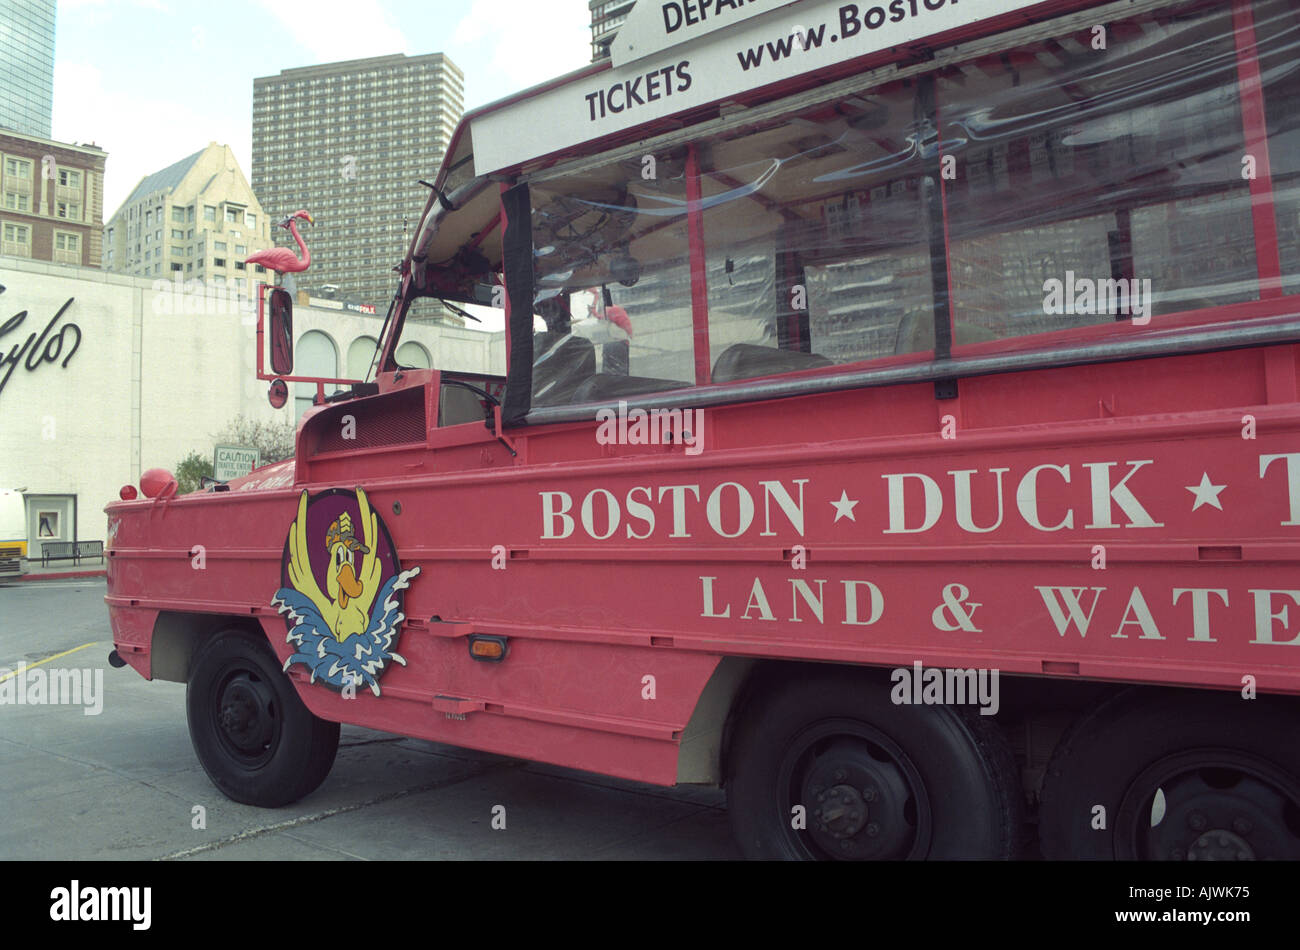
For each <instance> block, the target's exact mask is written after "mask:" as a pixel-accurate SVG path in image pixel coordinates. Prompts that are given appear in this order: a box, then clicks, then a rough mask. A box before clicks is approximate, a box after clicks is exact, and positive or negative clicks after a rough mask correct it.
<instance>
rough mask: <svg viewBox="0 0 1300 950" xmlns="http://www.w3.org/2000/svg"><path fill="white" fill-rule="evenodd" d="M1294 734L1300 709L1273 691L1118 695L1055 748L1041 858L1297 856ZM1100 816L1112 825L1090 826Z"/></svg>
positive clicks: (1298, 755) (1298, 769)
mask: <svg viewBox="0 0 1300 950" xmlns="http://www.w3.org/2000/svg"><path fill="white" fill-rule="evenodd" d="M1298 731H1300V707H1297V706H1296V705H1295V703H1294V702H1286V701H1280V700H1279V699H1278V698H1276V697H1260V698H1258V699H1254V700H1244V699H1242V698H1241V697H1240V696H1239V695H1238V694H1237V693H1235V692H1227V693H1194V694H1193V693H1186V692H1155V693H1153V692H1148V691H1143V690H1128V691H1125V692H1123V693H1120V694H1118V695H1116V696H1114V697H1112V698H1111V699H1110V700H1108V701H1107V702H1105V703H1104V704H1102V705H1101V706H1100V707H1098V708H1097V709H1096V710H1095V711H1094V712H1092V713H1091V714H1089V715H1088V716H1086V717H1084V718H1083V719H1082V720H1080V721H1079V722H1077V723H1076V724H1075V726H1074V727H1073V728H1072V729H1071V730H1070V731H1069V732H1067V733H1066V735H1065V736H1064V737H1063V738H1062V740H1061V743H1060V744H1059V745H1058V746H1057V748H1056V751H1055V752H1054V753H1053V754H1052V759H1051V761H1050V762H1049V764H1048V768H1047V776H1046V778H1045V779H1044V782H1043V796H1042V808H1041V813H1040V829H1039V830H1040V837H1041V840H1042V845H1043V853H1044V855H1045V856H1046V857H1048V858H1053V859H1079V858H1082V859H1090V860H1112V859H1118V860H1188V861H1198V860H1204V861H1216V860H1219V861H1223V860H1227V861H1233V860H1249V859H1270V858H1272V859H1290V860H1295V859H1297V858H1300V746H1297V744H1296V741H1295V737H1296V734H1297V732H1298ZM1097 806H1101V807H1102V808H1104V809H1105V811H1104V812H1100V811H1098V808H1097ZM1102 817H1104V820H1105V827H1104V828H1094V825H1095V824H1099V823H1100V819H1101V818H1102Z"/></svg>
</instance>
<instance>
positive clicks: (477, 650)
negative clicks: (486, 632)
mask: <svg viewBox="0 0 1300 950" xmlns="http://www.w3.org/2000/svg"><path fill="white" fill-rule="evenodd" d="M469 655H470V656H472V657H473V658H474V659H476V660H487V661H488V662H490V663H500V662H501V661H502V660H504V659H505V658H506V638H505V637H481V636H472V637H470V638H469Z"/></svg>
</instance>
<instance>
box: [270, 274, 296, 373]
mask: <svg viewBox="0 0 1300 950" xmlns="http://www.w3.org/2000/svg"><path fill="white" fill-rule="evenodd" d="M271 371H272V372H274V373H275V374H276V375H277V376H291V375H293V297H291V296H289V291H287V290H285V289H284V288H283V287H276V288H274V289H273V290H272V291H271Z"/></svg>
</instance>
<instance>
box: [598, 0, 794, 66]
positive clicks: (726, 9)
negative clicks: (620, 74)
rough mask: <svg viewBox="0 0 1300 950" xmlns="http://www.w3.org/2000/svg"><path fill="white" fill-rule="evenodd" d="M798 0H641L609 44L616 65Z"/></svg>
mask: <svg viewBox="0 0 1300 950" xmlns="http://www.w3.org/2000/svg"><path fill="white" fill-rule="evenodd" d="M795 2H797V0H638V2H637V5H636V6H634V7H633V8H632V9H631V11H630V12H629V13H628V15H627V19H626V20H624V21H623V24H622V26H620V27H619V28H618V35H616V36H615V37H614V42H613V43H612V44H610V48H609V54H610V59H612V60H613V61H614V67H615V68H616V69H619V68H622V67H623V66H626V65H627V64H628V63H634V62H636V61H637V60H639V59H645V58H646V57H647V56H654V55H655V54H657V53H662V52H663V51H664V50H666V49H670V48H671V47H674V46H679V45H680V44H682V43H688V42H690V41H691V40H695V39H699V38H700V37H701V36H704V35H706V34H708V33H712V32H713V31H714V30H720V29H722V28H724V27H730V26H735V25H736V24H737V23H739V22H740V21H742V20H748V19H750V18H751V17H755V16H758V15H759V14H761V13H768V12H770V11H772V10H775V9H777V8H778V7H788V6H790V5H791V4H792V3H795Z"/></svg>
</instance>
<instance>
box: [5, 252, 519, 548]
mask: <svg viewBox="0 0 1300 950" xmlns="http://www.w3.org/2000/svg"><path fill="white" fill-rule="evenodd" d="M0 285H3V286H4V287H5V291H4V293H2V294H0V326H3V325H4V324H5V323H6V322H8V321H10V320H11V319H12V318H13V317H14V316H15V315H16V314H18V313H19V312H22V311H26V312H27V316H26V318H25V319H24V320H23V322H22V323H21V324H20V325H19V326H17V327H15V328H14V329H11V330H10V331H9V332H8V333H5V334H3V335H0V360H3V359H5V358H6V357H8V356H9V355H10V353H11V352H14V351H20V350H21V348H22V346H23V344H24V343H25V342H26V340H27V338H28V337H29V336H30V335H32V334H37V335H39V334H40V333H41V331H42V330H43V329H44V328H45V326H46V324H47V323H49V321H50V319H51V318H52V317H53V316H54V314H55V313H56V312H57V311H58V309H59V308H60V307H61V306H62V305H63V304H64V302H65V301H67V300H68V299H69V298H73V303H72V305H71V306H70V307H69V308H68V310H67V311H66V312H65V314H64V316H63V317H62V318H61V319H60V320H59V322H58V323H57V324H56V325H55V326H54V327H53V329H52V332H51V337H52V336H53V335H54V334H55V333H57V332H58V330H59V329H60V328H61V327H64V326H66V325H69V324H75V325H76V326H78V327H79V328H80V330H81V343H80V346H79V348H77V350H76V352H75V353H73V355H72V357H71V359H70V360H69V361H68V365H67V367H66V368H65V367H63V365H62V363H63V361H64V359H66V358H67V357H68V354H69V352H71V351H72V344H73V342H74V339H75V334H74V333H73V332H72V331H71V330H68V331H65V332H64V337H63V339H64V343H65V344H66V345H65V346H64V348H63V352H62V353H60V354H59V356H58V359H57V360H56V361H55V362H53V363H50V362H39V363H38V362H37V359H38V357H37V358H33V359H32V363H33V364H34V365H35V367H36V368H35V369H34V370H32V371H28V369H27V365H26V362H27V358H28V355H29V354H30V353H31V348H30V347H29V348H28V350H27V352H26V353H21V356H20V358H19V360H18V363H17V366H16V367H13V372H12V375H11V376H10V377H9V380H8V383H7V384H6V385H5V386H4V388H3V389H0V422H2V423H3V424H0V488H26V489H27V491H28V492H29V493H32V494H76V495H77V508H78V511H77V528H78V530H77V536H78V538H79V539H80V540H102V539H103V537H104V525H105V518H104V514H103V509H104V506H105V505H106V504H108V503H109V502H110V501H112V500H114V499H116V498H117V493H118V489H119V488H121V487H122V486H123V485H124V484H127V483H131V484H136V485H138V483H139V478H140V472H141V471H142V470H143V469H148V468H153V467H161V468H167V469H174V467H175V465H176V464H177V463H178V462H179V461H180V460H181V459H183V458H184V457H185V456H186V455H188V454H189V453H190V452H199V453H201V454H204V455H209V456H210V455H211V453H212V449H213V444H214V441H215V437H216V434H217V433H218V432H219V431H220V430H222V429H224V428H225V427H226V425H227V424H228V423H229V422H230V421H231V420H232V419H233V418H234V417H235V416H236V415H239V414H241V413H242V414H243V415H245V416H249V417H252V418H254V419H266V420H275V419H284V418H289V417H290V416H291V414H292V412H293V400H292V399H290V401H289V404H288V405H287V406H286V407H285V408H284V409H280V410H275V409H272V408H271V407H270V405H269V403H268V402H267V399H266V392H267V387H268V383H266V382H265V381H261V380H258V379H257V378H256V375H255V374H256V364H257V352H256V332H255V331H256V327H255V324H254V319H253V317H252V315H251V313H245V312H239V310H238V309H237V307H238V305H237V304H228V303H226V302H225V301H217V300H213V299H207V300H204V299H200V298H199V297H197V296H194V295H191V296H189V297H186V296H185V294H184V288H182V292H181V293H177V292H176V291H175V288H174V285H168V289H167V290H166V291H165V292H161V293H160V292H159V291H158V290H156V289H155V284H154V282H152V281H149V280H144V279H139V278H133V277H125V276H122V275H118V274H108V273H104V272H102V271H99V270H96V269H93V268H79V267H71V266H66V265H55V264H45V263H40V262H33V261H27V260H23V259H20V258H12V257H0ZM199 310H202V311H203V312H193V311H199ZM231 310H233V311H234V312H229V311H231ZM382 324H383V315H382V314H379V315H377V316H367V315H362V314H355V313H350V312H346V311H337V310H324V309H313V308H308V307H296V308H295V310H294V333H295V336H300V335H301V334H303V333H306V332H307V331H309V330H313V329H314V330H320V331H321V332H323V333H326V334H327V335H328V336H329V337H330V338H331V339H332V340H333V341H334V343H335V345H336V346H337V348H338V351H339V354H340V363H341V364H344V363H345V361H346V354H347V349H348V347H349V346H350V345H351V344H352V342H353V341H354V340H355V339H356V338H357V337H359V336H363V335H365V336H371V337H378V335H379V330H380V327H381V325H382ZM51 337H47V338H46V341H45V343H43V344H42V348H44V347H45V345H47V344H48V343H49V340H50V338H51ZM403 338H404V339H414V340H416V341H418V342H420V343H422V344H423V345H424V346H425V348H426V349H428V350H429V352H430V353H431V354H432V355H433V360H434V366H435V367H438V368H446V369H457V370H465V371H471V372H485V373H494V374H498V375H504V372H505V343H504V334H502V333H483V332H479V331H475V330H470V329H461V328H457V327H440V326H430V325H416V326H412V328H411V330H410V332H409V333H407V334H404V337H403ZM295 342H296V341H295ZM10 369H11V365H10V364H5V365H4V366H3V367H0V380H2V379H3V378H4V376H5V374H6V373H8V372H9V371H10ZM344 369H345V366H343V365H341V367H340V370H341V371H343V370H344Z"/></svg>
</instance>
